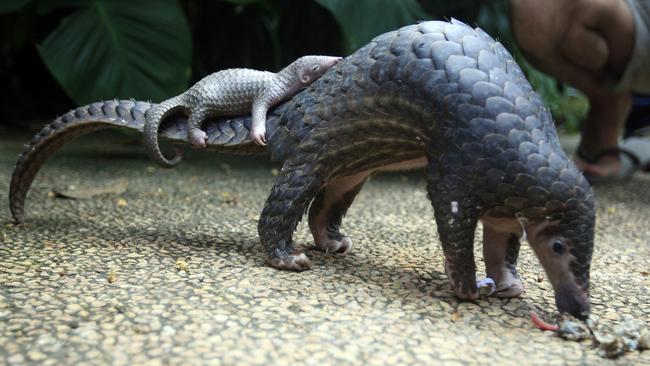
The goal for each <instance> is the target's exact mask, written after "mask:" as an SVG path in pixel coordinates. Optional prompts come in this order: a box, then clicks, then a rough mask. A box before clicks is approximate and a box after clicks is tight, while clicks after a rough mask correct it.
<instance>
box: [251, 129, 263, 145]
mask: <svg viewBox="0 0 650 366" xmlns="http://www.w3.org/2000/svg"><path fill="white" fill-rule="evenodd" d="M251 140H253V142H254V143H256V144H258V145H260V146H266V129H265V128H262V129H261V130H256V129H253V131H252V132H251Z"/></svg>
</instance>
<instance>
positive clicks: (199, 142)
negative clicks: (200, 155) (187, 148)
mask: <svg viewBox="0 0 650 366" xmlns="http://www.w3.org/2000/svg"><path fill="white" fill-rule="evenodd" d="M207 139H208V134H207V133H205V132H204V131H201V130H192V131H190V133H189V140H190V143H191V144H192V145H193V146H196V147H201V148H204V147H205V144H206V140H207Z"/></svg>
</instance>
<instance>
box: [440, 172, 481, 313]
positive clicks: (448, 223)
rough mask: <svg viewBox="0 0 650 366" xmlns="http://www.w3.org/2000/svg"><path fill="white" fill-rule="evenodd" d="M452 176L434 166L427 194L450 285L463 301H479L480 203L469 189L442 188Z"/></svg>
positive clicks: (455, 186)
mask: <svg viewBox="0 0 650 366" xmlns="http://www.w3.org/2000/svg"><path fill="white" fill-rule="evenodd" d="M449 175H451V174H445V172H442V171H440V170H438V169H437V168H436V166H434V164H432V163H430V164H429V166H428V167H427V191H428V192H427V193H428V196H429V199H430V200H431V203H432V205H433V209H434V215H435V218H436V225H437V226H438V235H439V236H440V242H441V243H442V250H443V253H444V256H445V272H446V273H447V277H448V279H449V285H450V287H451V289H452V290H453V291H454V293H455V294H456V296H458V297H459V298H461V299H464V300H475V299H477V298H478V297H479V292H478V287H477V285H476V264H475V262H474V231H475V230H476V225H477V223H478V218H479V201H478V199H476V198H475V197H473V196H471V195H469V194H468V193H467V192H469V191H468V189H467V188H468V187H467V186H466V187H460V186H457V185H451V184H449V185H448V184H439V180H440V179H441V177H446V176H449ZM443 179H444V178H443Z"/></svg>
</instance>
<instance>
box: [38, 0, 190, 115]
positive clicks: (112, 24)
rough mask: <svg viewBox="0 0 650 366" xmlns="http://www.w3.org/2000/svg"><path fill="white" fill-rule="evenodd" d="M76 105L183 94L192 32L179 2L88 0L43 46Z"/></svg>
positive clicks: (50, 65)
mask: <svg viewBox="0 0 650 366" xmlns="http://www.w3.org/2000/svg"><path fill="white" fill-rule="evenodd" d="M38 52H39V54H40V56H41V58H42V59H43V61H44V62H45V64H46V65H47V67H48V68H49V70H50V72H51V73H52V75H53V76H54V77H55V78H56V80H57V81H58V82H59V83H60V84H61V86H63V88H64V90H65V91H66V92H67V93H68V95H70V97H71V98H72V99H74V101H75V102H77V103H79V104H85V103H88V102H91V101H95V100H101V99H112V98H136V99H150V100H153V101H160V100H163V99H165V98H168V97H170V96H172V95H176V94H179V93H180V92H182V91H183V90H184V89H185V88H186V86H187V83H188V80H189V75H190V61H191V53H192V49H191V39H190V31H189V27H188V25H187V21H186V19H185V16H184V14H183V12H182V10H181V8H180V7H179V6H178V3H177V2H176V1H174V0H150V1H148V2H147V6H146V7H145V6H143V5H142V3H140V2H137V1H132V0H87V1H85V2H84V4H83V5H82V6H80V7H79V8H78V10H76V11H74V12H73V13H72V14H70V15H68V16H66V17H65V18H64V19H63V20H62V22H61V24H60V25H59V27H58V28H57V29H55V30H54V31H53V32H52V33H51V34H50V35H48V36H47V38H46V39H45V41H44V42H43V43H42V44H41V45H39V46H38Z"/></svg>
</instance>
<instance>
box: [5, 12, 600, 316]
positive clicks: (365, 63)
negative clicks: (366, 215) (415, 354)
mask: <svg viewBox="0 0 650 366" xmlns="http://www.w3.org/2000/svg"><path fill="white" fill-rule="evenodd" d="M152 106H153V105H152V104H150V103H146V102H135V101H108V102H99V103H93V104H90V105H87V106H84V107H79V108H77V109H75V110H73V111H70V112H68V113H66V114H65V115H63V116H61V117H59V118H57V119H56V120H55V121H54V122H52V123H50V124H49V125H48V126H46V127H45V128H44V129H43V130H42V131H41V132H40V133H38V134H37V135H36V136H35V137H34V139H33V140H32V141H31V142H30V143H29V145H28V146H27V147H26V149H25V151H24V152H23V154H22V155H21V156H20V158H19V160H18V163H17V164H16V168H15V171H14V174H13V178H12V181H11V188H10V205H11V212H12V214H13V217H14V219H15V220H16V222H22V221H23V219H24V217H23V214H24V212H23V204H24V201H25V196H26V194H27V190H28V188H29V186H30V184H31V182H32V180H33V178H34V176H35V175H36V173H37V172H38V169H39V168H40V166H41V165H42V164H43V162H44V161H45V160H46V159H47V157H48V156H49V155H50V154H52V153H53V152H54V151H55V150H56V149H57V148H58V147H59V146H61V145H62V144H63V143H65V142H66V141H68V140H70V139H72V138H74V137H77V136H79V135H82V134H85V133H87V132H91V131H95V130H97V129H100V128H106V127H121V128H127V129H133V130H137V131H142V128H143V125H144V122H145V115H146V113H147V111H148V110H150V108H152ZM186 122H187V118H186V117H185V116H183V115H178V114H177V115H172V116H170V117H169V118H166V119H165V121H163V125H162V126H161V131H160V132H161V135H162V137H164V138H166V139H168V140H170V141H172V142H174V143H178V144H180V143H187V124H186ZM203 127H204V129H205V130H206V132H207V134H208V139H207V145H208V148H212V149H215V150H219V151H227V152H235V153H236V152H260V153H264V152H266V153H268V154H270V156H271V159H272V160H275V161H280V162H282V164H283V165H282V169H281V171H280V173H279V175H278V177H277V182H276V184H275V186H274V187H273V189H272V190H271V194H270V196H269V198H268V200H267V201H266V204H265V206H264V209H263V211H262V214H261V216H260V220H259V224H258V230H259V237H260V241H261V243H262V248H263V249H264V252H265V254H266V257H267V260H268V262H269V263H270V264H271V265H272V266H274V267H277V268H282V269H290V270H297V271H300V270H305V269H308V268H309V267H310V266H311V263H310V261H309V259H308V258H307V256H305V254H303V253H301V252H299V251H297V250H296V249H295V248H294V246H293V243H292V234H293V232H294V229H295V228H296V226H297V224H298V222H299V221H300V219H301V218H302V216H303V214H304V213H305V212H306V211H307V210H309V214H308V216H309V227H310V229H311V232H312V234H313V236H314V240H315V242H316V246H317V247H318V248H320V249H321V250H323V251H326V252H331V253H346V252H348V251H349V250H350V247H351V241H350V239H349V238H347V237H346V236H344V235H343V234H342V233H341V232H340V231H339V227H340V225H341V221H342V218H343V216H344V214H345V213H346V211H347V209H348V207H349V206H350V205H351V204H352V201H353V199H354V197H355V195H356V194H357V193H358V192H359V191H360V190H361V187H362V185H363V183H364V182H365V180H366V179H367V178H368V176H370V175H371V174H372V173H373V172H376V171H381V170H391V169H399V168H403V167H419V166H422V167H426V177H427V182H428V184H427V190H428V196H429V199H430V200H431V203H432V205H433V208H434V212H435V220H436V223H437V228H438V232H439V234H440V241H441V242H442V247H443V252H444V255H445V270H446V272H447V276H448V278H449V282H450V284H451V288H452V289H453V291H454V292H455V294H456V295H457V296H458V297H460V298H462V299H475V298H477V296H478V290H477V285H476V279H475V271H476V265H475V262H474V255H473V243H474V231H475V229H476V225H477V223H478V221H479V220H481V221H482V222H483V252H484V260H485V266H486V272H487V275H488V277H490V278H492V279H494V281H495V282H496V292H495V294H496V296H500V297H514V296H518V295H520V294H521V293H522V291H523V288H522V284H521V281H520V279H519V276H518V275H517V271H516V262H517V256H518V252H519V245H520V237H522V235H524V234H525V235H527V237H528V241H529V242H530V244H531V246H532V248H533V250H534V251H535V253H536V254H537V257H538V258H539V259H540V262H541V263H542V265H543V266H544V269H545V270H546V273H547V276H548V278H549V279H550V281H551V283H552V285H553V288H554V289H555V300H556V304H557V307H558V309H559V310H560V311H561V312H568V313H570V314H572V315H574V316H578V317H585V316H586V315H587V314H588V312H589V267H590V262H591V255H592V248H593V239H594V220H595V217H594V199H593V193H592V190H591V188H590V186H589V184H588V183H587V181H586V180H585V178H584V177H583V176H582V174H581V173H580V172H579V171H578V170H577V169H576V167H575V165H574V164H573V163H572V162H571V160H569V159H568V158H567V156H566V155H565V153H564V152H563V151H562V148H561V147H560V144H559V142H558V136H557V133H556V131H555V128H554V125H553V119H552V117H551V114H550V113H549V111H548V109H547V108H545V107H544V105H543V103H542V100H541V99H540V97H539V96H538V95H537V94H536V93H535V92H534V91H533V90H532V88H531V86H530V84H529V83H528V82H527V81H526V78H525V77H524V75H523V74H522V72H521V70H520V69H519V67H518V66H517V64H516V63H515V61H514V60H513V58H512V56H511V55H510V54H509V53H508V51H506V50H505V48H504V47H503V46H502V45H501V44H500V43H498V42H496V41H494V40H493V39H492V38H491V37H490V36H488V35H487V34H486V33H484V32H483V31H482V30H480V29H473V28H471V27H468V26H467V25H465V24H463V23H461V22H458V21H451V22H450V23H448V22H439V21H433V22H423V23H420V24H417V25H411V26H407V27H404V28H401V29H399V30H397V31H393V32H389V33H386V34H383V35H381V36H379V37H377V38H375V39H373V40H372V41H371V42H370V43H369V44H367V45H366V46H364V47H362V48H361V49H359V50H357V51H356V52H355V53H353V54H352V55H350V56H348V57H346V58H345V59H344V60H342V61H341V62H339V63H338V64H337V65H336V66H335V67H333V68H331V69H330V70H329V71H328V72H327V73H326V74H325V75H323V76H322V77H321V78H320V79H318V80H316V81H315V82H314V83H313V84H311V85H310V86H309V87H308V88H307V89H305V90H303V91H302V92H300V93H298V94H297V95H296V96H294V97H293V98H292V99H291V100H289V101H286V102H284V103H282V104H280V105H278V106H276V107H275V108H274V109H272V110H271V111H270V113H269V115H268V119H267V137H268V145H267V146H266V147H260V146H257V145H255V144H253V143H252V142H251V140H250V136H249V132H250V129H251V118H250V117H249V116H242V117H238V118H209V119H207V120H206V121H205V123H204V124H203Z"/></svg>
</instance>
